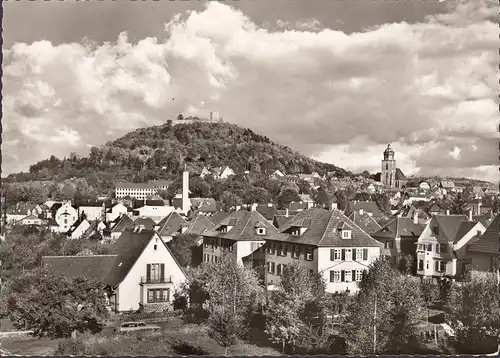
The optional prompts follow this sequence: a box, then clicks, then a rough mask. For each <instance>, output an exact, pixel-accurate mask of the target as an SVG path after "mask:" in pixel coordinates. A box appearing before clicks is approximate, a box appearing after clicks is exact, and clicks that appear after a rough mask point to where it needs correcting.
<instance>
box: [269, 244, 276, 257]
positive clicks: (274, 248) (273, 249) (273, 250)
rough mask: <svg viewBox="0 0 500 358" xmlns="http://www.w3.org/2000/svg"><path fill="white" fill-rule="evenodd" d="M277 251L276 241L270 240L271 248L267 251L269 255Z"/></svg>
mask: <svg viewBox="0 0 500 358" xmlns="http://www.w3.org/2000/svg"><path fill="white" fill-rule="evenodd" d="M275 251H276V243H275V242H270V243H269V248H268V250H267V253H268V254H269V255H274V253H275Z"/></svg>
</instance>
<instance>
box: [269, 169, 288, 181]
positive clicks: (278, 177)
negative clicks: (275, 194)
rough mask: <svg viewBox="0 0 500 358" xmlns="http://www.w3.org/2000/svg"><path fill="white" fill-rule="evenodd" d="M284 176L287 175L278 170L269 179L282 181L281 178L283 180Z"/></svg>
mask: <svg viewBox="0 0 500 358" xmlns="http://www.w3.org/2000/svg"><path fill="white" fill-rule="evenodd" d="M284 176H285V173H283V172H282V171H281V170H279V169H276V170H274V171H273V172H272V173H271V174H269V179H280V178H283V177H284Z"/></svg>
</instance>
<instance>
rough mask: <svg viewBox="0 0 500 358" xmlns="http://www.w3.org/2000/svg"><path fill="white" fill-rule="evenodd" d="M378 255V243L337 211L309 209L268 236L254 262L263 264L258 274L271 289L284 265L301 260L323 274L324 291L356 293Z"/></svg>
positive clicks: (278, 279)
mask: <svg viewBox="0 0 500 358" xmlns="http://www.w3.org/2000/svg"><path fill="white" fill-rule="evenodd" d="M379 256H380V243H379V242H378V241H376V240H374V239H373V238H372V237H370V235H368V234H367V233H366V232H365V231H363V230H362V229H361V228H360V227H359V226H358V225H356V224H355V223H354V222H353V221H352V220H350V219H349V218H348V217H347V216H345V215H344V214H343V213H342V212H341V211H340V210H338V209H336V208H334V209H333V210H327V209H322V208H312V209H308V210H305V211H302V212H300V213H298V214H297V215H296V216H294V217H293V218H291V219H290V220H289V221H288V222H287V223H286V224H284V225H283V226H282V227H280V229H279V231H278V232H277V233H276V234H274V235H270V236H269V237H267V238H266V244H265V246H264V247H263V248H262V249H260V250H259V251H258V254H255V255H254V264H255V266H257V267H264V270H263V271H264V272H262V271H261V273H262V274H263V275H264V281H265V283H266V286H267V288H268V289H271V290H272V289H275V288H276V285H278V284H279V282H280V279H281V275H282V274H283V270H284V268H285V267H286V266H287V265H289V264H291V263H292V262H300V263H301V264H302V265H303V266H304V267H306V268H308V269H309V270H311V271H313V272H319V273H321V274H322V276H323V279H324V280H325V282H326V290H327V292H330V293H334V292H346V291H348V292H349V293H355V292H356V291H357V290H358V286H357V282H359V281H361V278H362V275H363V272H364V271H365V270H367V269H368V266H369V264H370V263H371V262H372V261H373V260H374V259H376V258H377V257H379ZM262 259H263V260H262ZM263 263H264V264H265V265H263Z"/></svg>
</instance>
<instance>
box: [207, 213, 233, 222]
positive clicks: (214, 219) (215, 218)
mask: <svg viewBox="0 0 500 358" xmlns="http://www.w3.org/2000/svg"><path fill="white" fill-rule="evenodd" d="M228 215H229V214H228V213H226V212H225V211H218V212H216V213H214V214H212V215H210V216H209V219H210V221H211V222H212V223H213V224H214V225H217V224H219V223H220V222H221V221H222V220H224V219H225V218H227V217H228Z"/></svg>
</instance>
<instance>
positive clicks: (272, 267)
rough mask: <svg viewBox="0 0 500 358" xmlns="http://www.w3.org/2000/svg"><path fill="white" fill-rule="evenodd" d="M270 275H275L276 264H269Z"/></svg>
mask: <svg viewBox="0 0 500 358" xmlns="http://www.w3.org/2000/svg"><path fill="white" fill-rule="evenodd" d="M269 273H274V262H270V263H269Z"/></svg>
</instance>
